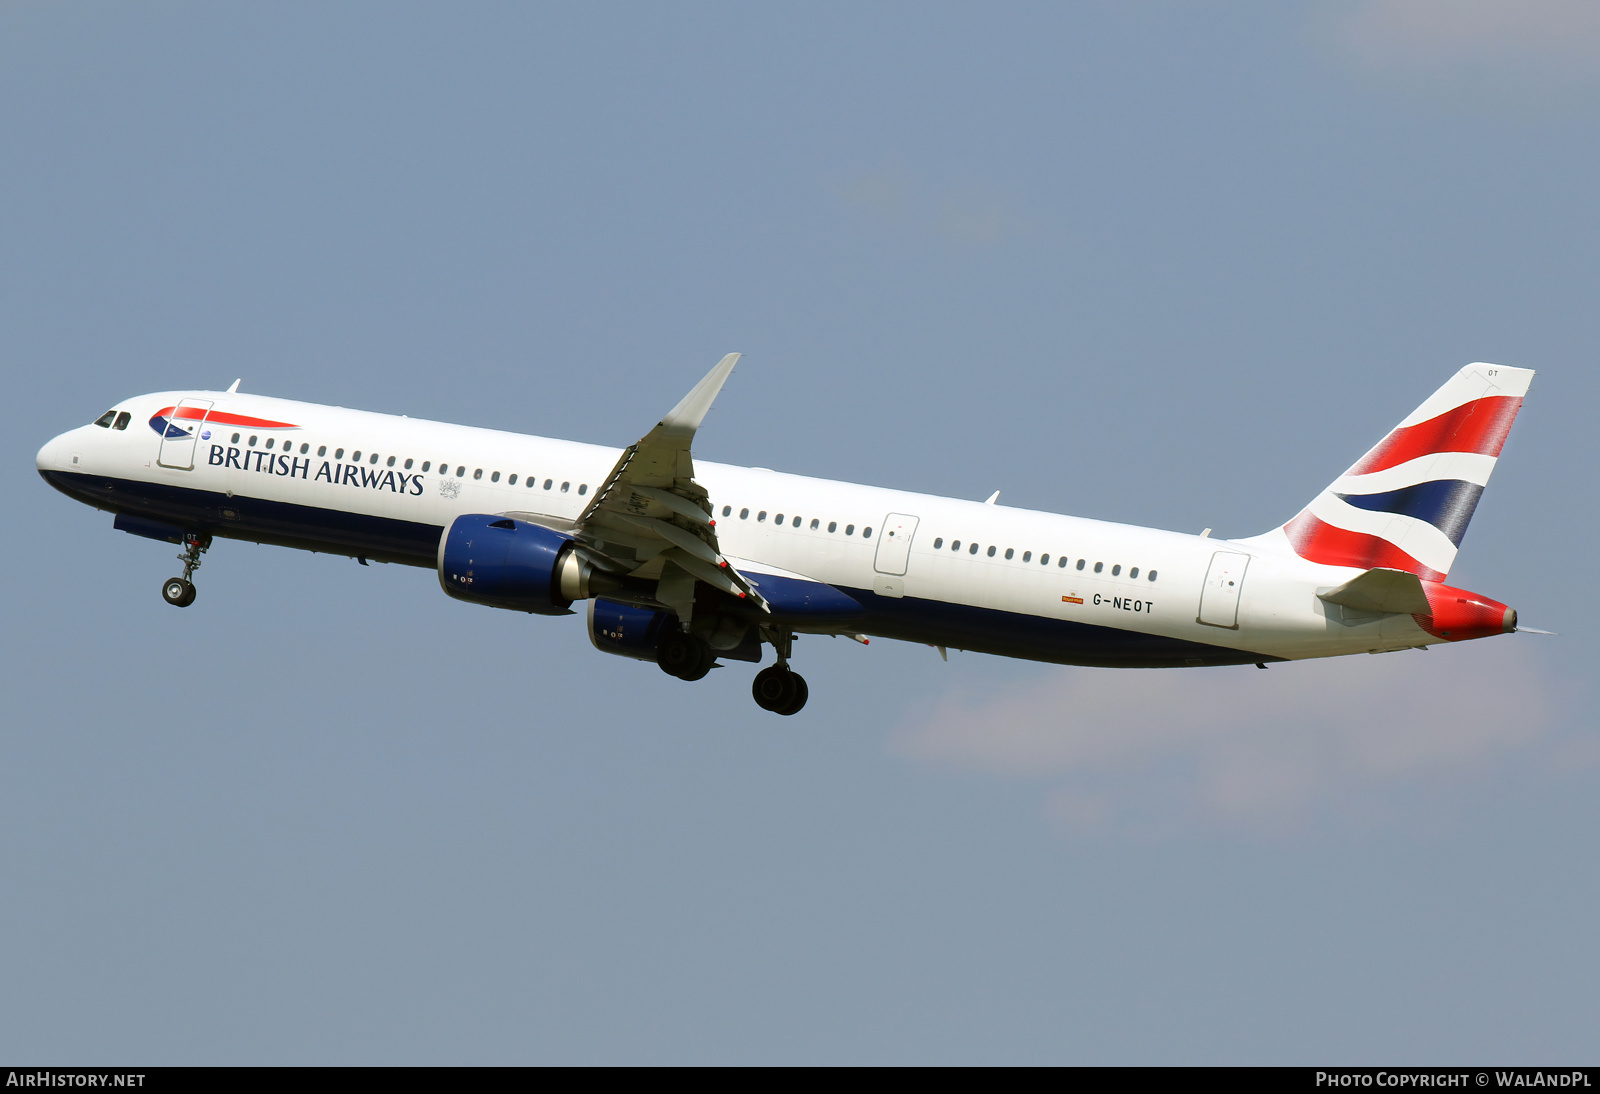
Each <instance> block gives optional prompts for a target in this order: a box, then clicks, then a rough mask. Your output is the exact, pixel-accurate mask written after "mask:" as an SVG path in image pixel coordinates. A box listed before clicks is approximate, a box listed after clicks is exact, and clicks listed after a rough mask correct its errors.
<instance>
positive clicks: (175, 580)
mask: <svg viewBox="0 0 1600 1094" xmlns="http://www.w3.org/2000/svg"><path fill="white" fill-rule="evenodd" d="M210 546H211V537H210V536H208V535H205V534H203V533H196V532H186V533H184V536H183V554H181V555H179V556H178V561H179V562H182V563H183V576H182V577H169V578H167V580H166V581H164V582H162V583H161V598H162V599H163V600H165V601H166V602H167V603H168V604H171V605H172V606H173V607H174V608H187V607H188V606H189V605H190V604H193V603H194V582H193V581H191V580H190V578H192V577H194V572H195V571H196V570H198V569H199V568H200V556H201V555H203V554H205V553H206V549H207V548H208V547H210Z"/></svg>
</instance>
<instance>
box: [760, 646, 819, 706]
mask: <svg viewBox="0 0 1600 1094" xmlns="http://www.w3.org/2000/svg"><path fill="white" fill-rule="evenodd" d="M765 637H766V638H767V640H768V641H770V642H771V643H772V648H773V649H774V650H776V651H777V654H778V663H777V664H776V665H768V666H767V667H766V668H764V669H762V670H761V671H760V672H758V673H756V678H755V680H754V681H753V682H752V683H751V684H750V694H751V695H752V696H753V697H754V698H755V701H756V706H758V707H760V708H761V709H762V710H770V711H772V712H773V713H774V714H783V715H789V714H799V713H800V708H801V707H803V706H805V705H806V699H808V698H809V697H810V695H811V689H810V688H808V687H806V678H805V677H804V676H801V675H800V674H799V673H798V672H795V671H794V670H793V669H791V668H790V667H789V654H790V652H791V649H792V647H793V645H794V634H793V632H791V631H787V630H772V631H769V632H768V633H767V634H766V635H765Z"/></svg>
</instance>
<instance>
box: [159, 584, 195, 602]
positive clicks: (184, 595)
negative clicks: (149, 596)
mask: <svg viewBox="0 0 1600 1094" xmlns="http://www.w3.org/2000/svg"><path fill="white" fill-rule="evenodd" d="M161 598H162V599H163V600H165V601H166V602H167V603H168V604H171V605H172V606H173V607H174V608H187V607H188V606H189V605H190V604H193V603H194V585H193V584H192V583H191V582H189V581H188V580H187V579H186V578H181V577H169V578H167V580H166V581H165V582H164V583H162V586H161Z"/></svg>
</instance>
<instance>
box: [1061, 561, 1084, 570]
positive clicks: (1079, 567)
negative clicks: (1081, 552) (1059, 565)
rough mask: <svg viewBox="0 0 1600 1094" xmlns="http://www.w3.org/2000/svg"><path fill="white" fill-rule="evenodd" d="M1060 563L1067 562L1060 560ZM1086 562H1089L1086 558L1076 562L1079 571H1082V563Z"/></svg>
mask: <svg viewBox="0 0 1600 1094" xmlns="http://www.w3.org/2000/svg"><path fill="white" fill-rule="evenodd" d="M1061 561H1062V562H1063V563H1064V562H1066V561H1067V560H1066V559H1062V560H1061ZM1088 561H1089V560H1088V559H1086V558H1080V559H1079V560H1078V569H1080V570H1081V569H1083V564H1084V563H1085V562H1088Z"/></svg>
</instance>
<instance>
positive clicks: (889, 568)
mask: <svg viewBox="0 0 1600 1094" xmlns="http://www.w3.org/2000/svg"><path fill="white" fill-rule="evenodd" d="M916 534H917V518H916V517H913V516H907V515H906V514H905V513H890V514H889V515H888V516H886V517H884V518H883V527H882V528H880V529H878V553H877V556H876V557H874V558H873V560H872V568H873V569H874V570H877V571H878V572H879V573H880V574H903V573H905V572H906V563H907V562H908V561H909V560H910V558H911V537H912V536H914V535H916Z"/></svg>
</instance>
